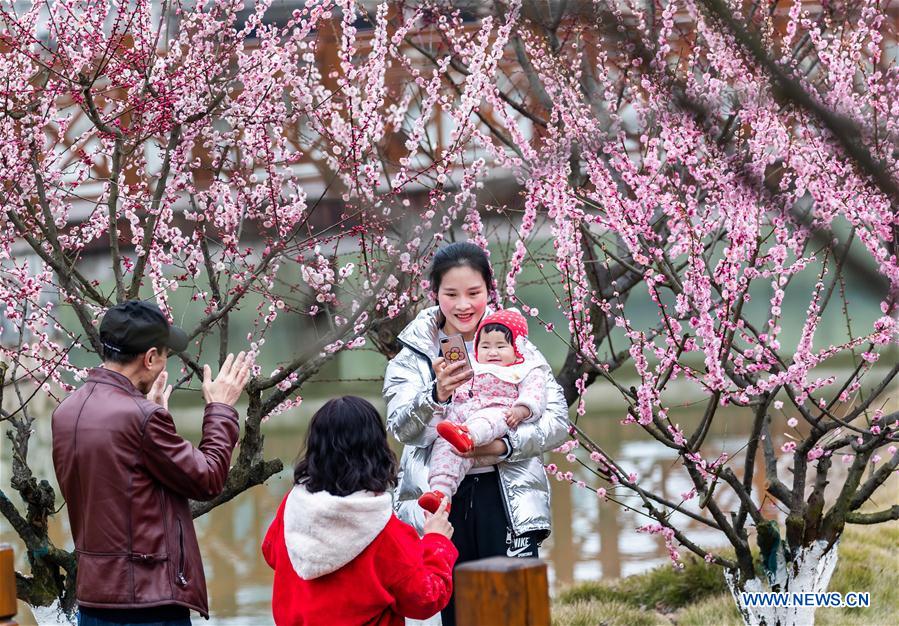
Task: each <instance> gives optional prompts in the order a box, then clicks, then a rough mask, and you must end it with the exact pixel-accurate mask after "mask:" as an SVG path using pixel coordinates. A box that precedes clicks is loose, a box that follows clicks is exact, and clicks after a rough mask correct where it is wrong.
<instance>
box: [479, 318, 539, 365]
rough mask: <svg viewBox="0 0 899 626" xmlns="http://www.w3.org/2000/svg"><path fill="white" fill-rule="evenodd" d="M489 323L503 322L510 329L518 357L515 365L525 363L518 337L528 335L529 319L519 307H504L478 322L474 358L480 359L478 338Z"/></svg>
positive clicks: (513, 347)
mask: <svg viewBox="0 0 899 626" xmlns="http://www.w3.org/2000/svg"><path fill="white" fill-rule="evenodd" d="M488 324H501V325H503V326H505V327H506V328H508V329H509V332H511V333H512V349H513V350H515V356H517V357H518V359H517V360H516V361H515V365H517V364H519V363H524V356H523V355H522V354H521V351H520V350H519V349H518V338H519V337H527V336H528V321H527V319H525V317H524V315H522V314H521V313H519V312H518V309H502V310H500V311H497V312H496V313H492V314H490V315H488V316H487V317H485V318H484V319H482V320H481V323H480V324H478V330H477V332H476V333H475V335H474V359H475V361H477V360H478V339H479V338H480V337H481V329H482V328H484V326H487V325H488Z"/></svg>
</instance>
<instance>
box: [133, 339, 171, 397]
mask: <svg viewBox="0 0 899 626" xmlns="http://www.w3.org/2000/svg"><path fill="white" fill-rule="evenodd" d="M168 358H169V349H168V348H162V349H161V350H160V349H157V348H150V349H149V350H147V352H146V353H145V354H144V357H143V360H142V365H143V369H142V372H141V376H140V384H139V385H138V390H139V391H140V392H141V393H143V394H147V393H149V392H150V388H151V387H152V386H153V383H155V382H156V379H157V378H159V375H160V374H162V372H163V370H164V369H165V365H166V363H167V362H168Z"/></svg>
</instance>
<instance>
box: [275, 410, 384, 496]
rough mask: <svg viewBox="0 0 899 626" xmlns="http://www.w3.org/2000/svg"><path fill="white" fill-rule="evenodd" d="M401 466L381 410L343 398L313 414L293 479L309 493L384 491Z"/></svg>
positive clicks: (341, 494)
mask: <svg viewBox="0 0 899 626" xmlns="http://www.w3.org/2000/svg"><path fill="white" fill-rule="evenodd" d="M397 469H398V463H397V460H396V455H395V454H394V453H393V450H391V449H390V448H389V447H388V445H387V432H386V431H385V430H384V424H383V423H382V422H381V416H380V415H378V410H377V409H375V407H373V406H372V405H371V403H370V402H368V401H367V400H363V399H362V398H358V397H356V396H343V397H341V398H334V399H332V400H328V401H327V402H325V404H324V405H323V406H322V407H321V408H320V409H319V410H318V411H316V412H315V415H313V416H312V421H310V422H309V430H308V431H307V432H306V450H305V454H304V455H303V456H302V457H301V458H300V459H299V461H298V462H297V464H296V466H295V467H294V470H293V479H294V483H296V484H298V485H304V486H305V487H306V489H307V490H308V491H309V492H310V493H315V492H317V491H322V490H324V491H327V492H328V493H330V494H332V495H335V496H347V495H349V494H351V493H353V492H355V491H360V490H366V491H374V492H377V493H382V492H385V491H387V490H388V489H390V488H392V487H394V486H395V485H396V474H397Z"/></svg>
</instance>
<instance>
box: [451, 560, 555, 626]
mask: <svg viewBox="0 0 899 626" xmlns="http://www.w3.org/2000/svg"><path fill="white" fill-rule="evenodd" d="M454 579H455V586H456V624H458V626H549V584H548V582H547V578H546V563H544V562H543V561H541V560H540V559H513V558H508V557H505V556H497V557H493V558H490V559H481V560H479V561H471V562H469V563H463V564H462V565H460V566H458V567H457V568H456V570H455V575H454Z"/></svg>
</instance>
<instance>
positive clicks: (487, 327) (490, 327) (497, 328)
mask: <svg viewBox="0 0 899 626" xmlns="http://www.w3.org/2000/svg"><path fill="white" fill-rule="evenodd" d="M494 332H501V333H502V334H503V337H505V338H506V341H508V342H509V343H510V344H513V345H514V342H513V341H512V331H511V330H509V327H508V326H506V325H505V324H497V323H496V322H493V323H490V324H484V326H483V327H481V330H479V331H478V338H477V340H478V341H480V340H481V335H482V334H483V333H494Z"/></svg>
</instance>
